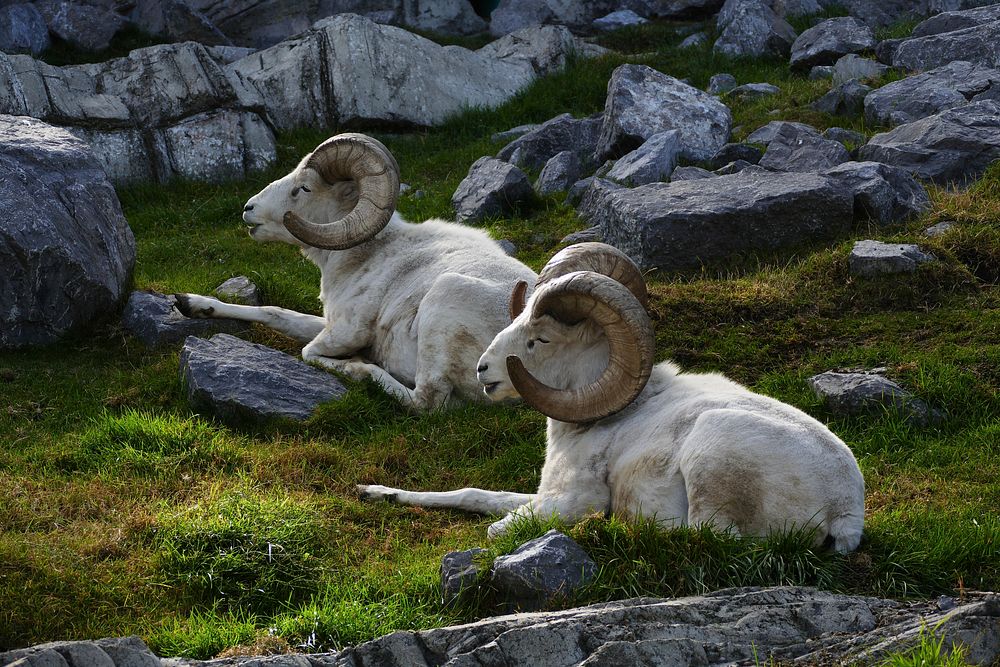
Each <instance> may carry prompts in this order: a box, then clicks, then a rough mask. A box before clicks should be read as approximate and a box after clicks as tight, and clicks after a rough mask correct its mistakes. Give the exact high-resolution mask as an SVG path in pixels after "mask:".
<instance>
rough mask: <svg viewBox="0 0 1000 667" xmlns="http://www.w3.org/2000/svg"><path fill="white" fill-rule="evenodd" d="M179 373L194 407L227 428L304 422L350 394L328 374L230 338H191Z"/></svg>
mask: <svg viewBox="0 0 1000 667" xmlns="http://www.w3.org/2000/svg"><path fill="white" fill-rule="evenodd" d="M180 368H181V376H182V377H183V378H184V382H185V383H186V385H187V389H188V399H189V400H190V401H191V404H192V406H193V407H194V408H195V409H196V410H204V411H206V412H209V413H210V414H213V415H215V416H217V417H218V418H219V419H221V420H223V421H225V422H227V423H240V422H247V421H251V422H253V421H262V420H267V419H269V418H273V417H284V418H287V419H295V420H299V421H304V420H306V419H309V417H310V416H312V413H313V411H314V410H315V409H316V406H318V405H319V404H320V403H323V402H325V401H329V400H331V399H333V398H336V397H338V396H341V395H343V394H344V393H345V392H346V391H347V390H346V388H345V387H344V385H343V384H341V383H340V381H339V380H337V378H335V377H334V376H333V375H331V374H330V373H326V372H324V371H321V370H319V369H316V368H313V367H312V366H309V365H308V364H306V363H303V362H302V361H299V360H298V359H295V358H294V357H291V356H289V355H287V354H285V353H284V352H279V351H278V350H273V349H271V348H269V347H264V346H263V345H257V344H256V343H248V342H246V341H244V340H241V339H239V338H236V337H234V336H230V335H229V334H216V335H215V336H212V338H210V339H208V340H206V339H204V338H195V337H194V336H189V337H188V338H187V339H186V340H185V341H184V347H183V349H181V354H180Z"/></svg>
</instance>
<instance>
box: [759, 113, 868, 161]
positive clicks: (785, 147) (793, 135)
mask: <svg viewBox="0 0 1000 667" xmlns="http://www.w3.org/2000/svg"><path fill="white" fill-rule="evenodd" d="M807 127H808V126H807ZM850 159H851V156H850V154H849V153H848V152H847V149H846V148H844V147H843V146H842V145H841V144H840V143H838V142H836V141H830V140H829V139H824V138H823V137H821V136H819V134H818V133H815V130H813V129H812V128H808V129H806V130H803V129H802V128H800V127H797V126H796V125H794V124H792V123H785V124H783V125H782V126H781V127H780V128H779V129H778V132H777V133H776V134H775V135H774V136H773V137H772V139H771V141H769V142H768V144H767V150H766V151H765V152H764V157H762V158H761V159H760V162H759V164H760V166H762V167H764V168H765V169H772V170H774V171H799V172H806V171H823V170H824V169H829V168H831V167H834V166H836V165H838V164H840V163H842V162H847V161H848V160H850Z"/></svg>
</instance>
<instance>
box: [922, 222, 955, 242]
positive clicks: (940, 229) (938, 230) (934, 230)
mask: <svg viewBox="0 0 1000 667" xmlns="http://www.w3.org/2000/svg"><path fill="white" fill-rule="evenodd" d="M954 226H955V221H954V220H942V221H941V222H939V223H937V224H936V225H931V226H930V227H928V228H927V229H925V230H924V236H926V237H928V238H932V239H935V238H937V237H939V236H944V235H945V234H947V233H948V232H949V231H951V229H952V228H953V227H954Z"/></svg>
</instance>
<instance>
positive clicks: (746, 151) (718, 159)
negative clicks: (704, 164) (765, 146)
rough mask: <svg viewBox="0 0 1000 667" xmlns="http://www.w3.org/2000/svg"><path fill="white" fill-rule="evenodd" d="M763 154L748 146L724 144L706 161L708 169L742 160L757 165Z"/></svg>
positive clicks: (754, 147) (757, 149)
mask: <svg viewBox="0 0 1000 667" xmlns="http://www.w3.org/2000/svg"><path fill="white" fill-rule="evenodd" d="M762 156H763V153H762V152H761V150H760V149H759V148H757V147H756V146H751V145H750V144H726V145H725V146H723V147H722V148H720V149H719V152H718V153H716V154H715V155H713V156H712V159H710V160H709V161H708V165H709V167H711V168H712V169H719V168H720V167H723V166H725V165H727V164H729V163H730V162H733V161H734V160H743V161H745V162H748V163H750V164H757V163H758V162H760V158H761V157H762Z"/></svg>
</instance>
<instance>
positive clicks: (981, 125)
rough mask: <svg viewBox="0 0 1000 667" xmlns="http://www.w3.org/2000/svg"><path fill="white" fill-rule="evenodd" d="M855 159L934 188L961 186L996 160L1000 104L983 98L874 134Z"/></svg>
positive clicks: (999, 154) (999, 151)
mask: <svg viewBox="0 0 1000 667" xmlns="http://www.w3.org/2000/svg"><path fill="white" fill-rule="evenodd" d="M859 159H861V160H870V161H874V162H884V163H886V164H891V165H894V166H897V167H901V168H902V169H905V170H907V171H909V172H911V173H913V174H914V175H916V176H917V177H918V178H921V179H924V180H929V181H933V182H934V183H937V184H938V185H948V184H950V183H958V184H964V183H967V182H969V181H970V180H972V179H975V178H978V177H979V175H980V174H982V173H983V171H985V170H986V167H988V166H989V165H990V164H991V163H992V162H993V161H995V160H997V159H1000V102H997V101H994V100H983V101H980V102H973V103H971V104H967V105H965V106H962V107H957V108H955V109H949V110H947V111H943V112H941V113H939V114H936V115H934V116H928V117H927V118H921V119H920V120H916V121H913V122H912V123H906V124H905V125H900V126H899V127H897V128H895V129H893V130H890V131H889V132H885V133H883V134H877V135H875V136H874V137H872V139H871V140H870V141H869V142H868V143H867V144H865V145H864V146H862V147H861V149H860V151H859Z"/></svg>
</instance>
